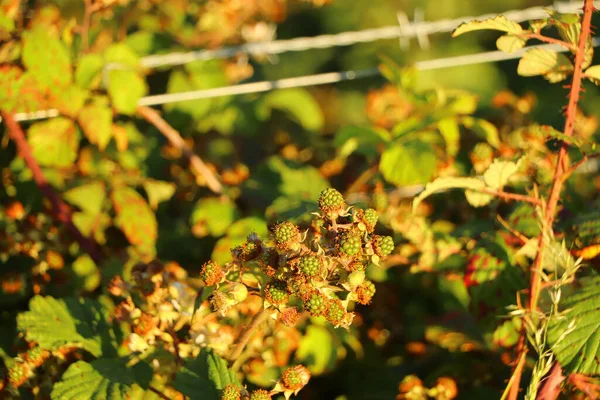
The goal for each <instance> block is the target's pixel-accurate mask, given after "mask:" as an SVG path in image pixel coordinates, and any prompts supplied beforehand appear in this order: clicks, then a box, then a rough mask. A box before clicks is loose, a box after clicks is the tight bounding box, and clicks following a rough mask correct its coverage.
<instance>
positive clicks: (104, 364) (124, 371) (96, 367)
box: [50, 358, 152, 400]
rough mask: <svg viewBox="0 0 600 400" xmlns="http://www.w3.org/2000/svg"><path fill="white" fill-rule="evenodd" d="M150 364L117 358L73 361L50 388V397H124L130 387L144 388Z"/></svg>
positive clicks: (72, 399)
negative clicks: (134, 363)
mask: <svg viewBox="0 0 600 400" xmlns="http://www.w3.org/2000/svg"><path fill="white" fill-rule="evenodd" d="M151 378H152V370H151V368H150V366H148V365H147V364H144V363H138V364H136V365H135V366H134V367H128V366H127V365H126V363H125V362H124V361H122V360H119V359H106V358H102V359H99V360H94V361H92V362H91V363H87V362H85V361H77V362H75V363H73V364H71V365H70V366H69V368H68V369H67V370H66V371H65V373H64V374H63V376H62V378H61V380H60V382H57V383H56V384H55V385H54V386H53V388H52V394H51V395H50V397H51V399H52V400H106V399H111V400H126V399H129V395H130V392H131V390H132V386H133V385H134V384H136V383H137V384H139V385H140V386H142V387H148V385H149V382H150V379H151Z"/></svg>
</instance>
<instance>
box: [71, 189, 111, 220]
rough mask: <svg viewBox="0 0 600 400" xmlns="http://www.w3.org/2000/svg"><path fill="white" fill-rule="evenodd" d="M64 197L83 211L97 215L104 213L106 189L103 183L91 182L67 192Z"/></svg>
mask: <svg viewBox="0 0 600 400" xmlns="http://www.w3.org/2000/svg"><path fill="white" fill-rule="evenodd" d="M63 197H64V198H65V200H67V201H68V202H69V203H71V204H74V205H76V206H77V207H79V208H80V209H82V210H83V211H86V212H88V213H90V214H92V215H96V214H99V213H100V212H101V211H102V205H103V204H104V200H105V199H106V187H105V185H104V183H103V182H101V181H97V182H90V183H86V184H84V185H81V186H77V187H75V188H73V189H70V190H68V191H66V192H65V193H64V194H63Z"/></svg>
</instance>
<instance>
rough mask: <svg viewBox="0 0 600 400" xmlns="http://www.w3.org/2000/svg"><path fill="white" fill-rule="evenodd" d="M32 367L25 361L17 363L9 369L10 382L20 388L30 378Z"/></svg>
mask: <svg viewBox="0 0 600 400" xmlns="http://www.w3.org/2000/svg"><path fill="white" fill-rule="evenodd" d="M29 373H30V369H29V367H28V366H27V365H26V364H25V363H16V364H14V365H13V366H12V367H10V368H9V369H8V382H10V384H11V385H12V386H13V387H14V388H18V387H19V386H21V385H22V384H24V383H25V382H26V381H27V379H28V378H29Z"/></svg>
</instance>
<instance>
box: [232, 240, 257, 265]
mask: <svg viewBox="0 0 600 400" xmlns="http://www.w3.org/2000/svg"><path fill="white" fill-rule="evenodd" d="M260 251H261V247H260V244H258V243H255V242H245V243H244V244H242V245H240V246H236V247H234V248H233V249H231V255H232V256H233V258H235V259H238V260H241V261H250V260H254V259H255V258H256V257H258V256H259V255H260Z"/></svg>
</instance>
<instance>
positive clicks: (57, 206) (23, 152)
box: [2, 112, 103, 265]
mask: <svg viewBox="0 0 600 400" xmlns="http://www.w3.org/2000/svg"><path fill="white" fill-rule="evenodd" d="M2 118H3V119H4V122H5V123H6V126H7V128H8V136H9V137H10V138H11V139H12V141H13V142H14V143H15V145H16V147H17V151H18V153H19V155H20V156H21V158H23V161H25V164H26V165H27V167H28V168H29V169H30V170H31V173H32V174H33V180H34V181H35V183H36V185H37V186H38V188H39V189H40V191H41V192H42V193H43V194H44V196H46V198H47V199H48V200H49V201H50V204H51V205H52V212H53V213H54V216H55V218H56V219H57V220H58V221H59V222H61V223H62V224H64V225H65V227H66V228H67V230H68V231H69V233H70V234H71V235H72V236H73V239H75V241H76V242H77V243H78V244H79V246H81V248H82V249H83V250H84V251H85V252H86V253H87V254H88V255H89V256H90V257H91V258H92V260H94V262H95V263H96V265H100V264H101V263H102V259H103V257H102V253H101V251H100V247H99V246H98V243H96V242H95V241H94V240H93V239H91V238H87V237H85V236H83V234H82V233H81V231H80V230H79V229H78V228H77V227H76V226H75V224H74V223H73V218H72V214H71V210H70V208H69V206H68V205H67V204H66V203H65V202H64V201H63V200H62V199H61V198H60V197H59V196H58V195H57V194H56V192H55V191H54V189H53V188H52V186H50V184H49V183H48V181H47V180H46V177H45V176H44V173H43V171H42V169H41V168H40V165H39V164H38V162H37V160H36V159H35V157H34V156H33V153H32V151H31V148H30V147H29V143H27V139H25V134H24V133H23V129H21V126H20V125H19V123H18V122H17V121H16V120H15V118H14V115H13V114H11V113H7V112H2Z"/></svg>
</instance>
